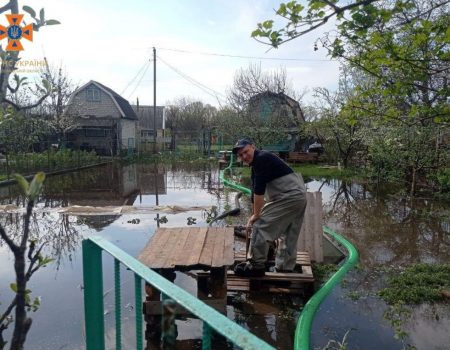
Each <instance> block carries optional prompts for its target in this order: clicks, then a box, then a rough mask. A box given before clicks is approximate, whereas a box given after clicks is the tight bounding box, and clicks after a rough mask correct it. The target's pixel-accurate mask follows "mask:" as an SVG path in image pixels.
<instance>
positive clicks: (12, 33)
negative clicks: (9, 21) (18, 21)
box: [8, 26, 22, 40]
mask: <svg viewBox="0 0 450 350" xmlns="http://www.w3.org/2000/svg"><path fill="white" fill-rule="evenodd" d="M21 37H22V28H20V27H19V26H10V27H8V38H10V39H11V40H18V39H20V38H21Z"/></svg>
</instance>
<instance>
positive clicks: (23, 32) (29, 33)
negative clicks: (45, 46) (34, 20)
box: [0, 14, 33, 51]
mask: <svg viewBox="0 0 450 350" xmlns="http://www.w3.org/2000/svg"><path fill="white" fill-rule="evenodd" d="M6 18H7V19H8V22H9V26H8V27H4V26H2V25H0V40H3V39H5V38H8V45H7V46H6V51H22V50H23V46H22V43H21V42H20V40H21V39H22V38H24V39H27V40H29V41H33V24H28V25H26V26H25V27H22V26H21V25H20V23H21V22H22V18H23V15H21V14H10V15H6Z"/></svg>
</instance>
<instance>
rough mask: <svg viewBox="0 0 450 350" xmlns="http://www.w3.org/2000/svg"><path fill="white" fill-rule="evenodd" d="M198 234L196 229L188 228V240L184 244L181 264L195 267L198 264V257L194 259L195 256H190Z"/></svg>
mask: <svg viewBox="0 0 450 350" xmlns="http://www.w3.org/2000/svg"><path fill="white" fill-rule="evenodd" d="M198 234H199V230H198V228H197V227H190V228H189V231H188V238H187V241H186V242H185V244H184V254H183V262H184V264H185V265H186V266H189V265H195V264H197V262H198V256H197V259H195V256H192V251H193V250H194V245H195V242H196V241H197V238H198V237H197V236H198ZM194 260H195V261H194ZM180 265H181V263H180Z"/></svg>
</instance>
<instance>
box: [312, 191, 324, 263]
mask: <svg viewBox="0 0 450 350" xmlns="http://www.w3.org/2000/svg"><path fill="white" fill-rule="evenodd" d="M314 197H315V203H314V211H315V216H314V243H313V245H314V248H313V251H314V261H316V262H323V232H322V231H323V228H322V226H323V225H322V221H323V220H322V192H314Z"/></svg>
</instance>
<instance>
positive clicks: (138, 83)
mask: <svg viewBox="0 0 450 350" xmlns="http://www.w3.org/2000/svg"><path fill="white" fill-rule="evenodd" d="M147 63H148V64H147V66H146V67H145V70H144V72H143V73H142V75H141V78H140V79H139V81H138V82H137V84H136V86H135V87H134V89H133V91H131V93H130V94H129V95H128V99H129V98H130V97H131V95H133V94H134V92H135V91H136V89H137V88H138V87H139V85H140V84H141V82H142V79H143V78H144V76H145V73H147V71H148V68H149V67H150V60H149V61H148V62H147Z"/></svg>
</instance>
